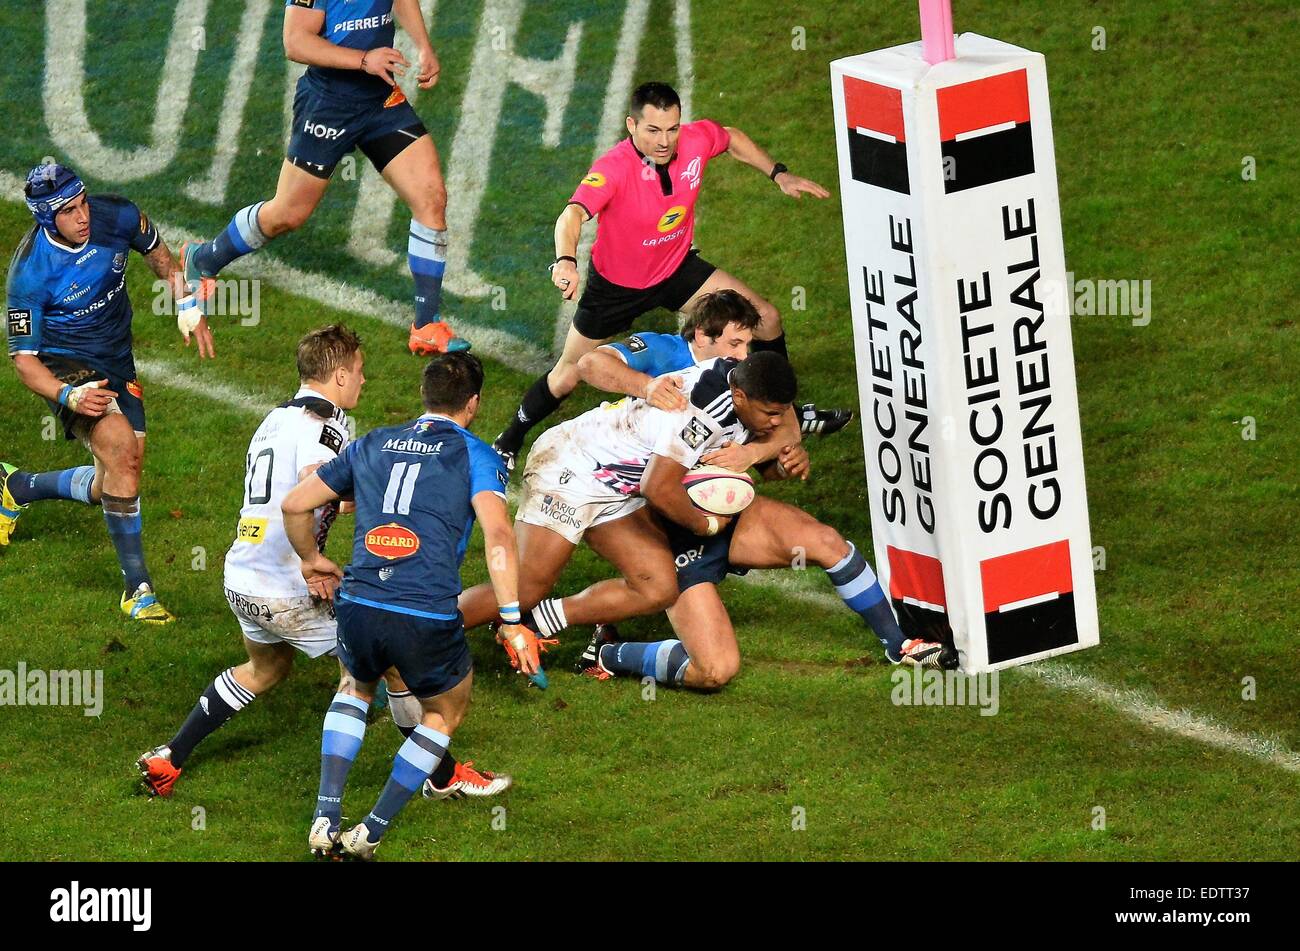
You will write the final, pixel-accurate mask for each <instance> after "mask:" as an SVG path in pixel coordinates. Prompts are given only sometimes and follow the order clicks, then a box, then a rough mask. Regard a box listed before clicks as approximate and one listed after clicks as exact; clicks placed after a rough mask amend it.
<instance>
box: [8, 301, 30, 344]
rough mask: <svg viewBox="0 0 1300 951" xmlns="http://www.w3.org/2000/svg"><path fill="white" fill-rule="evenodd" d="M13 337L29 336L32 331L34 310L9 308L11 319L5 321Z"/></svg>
mask: <svg viewBox="0 0 1300 951" xmlns="http://www.w3.org/2000/svg"><path fill="white" fill-rule="evenodd" d="M5 325H6V327H7V328H8V330H9V336H11V337H28V336H30V335H31V332H32V312H31V311H30V310H24V309H22V308H18V307H10V308H9V319H8V320H7V321H6V322H5Z"/></svg>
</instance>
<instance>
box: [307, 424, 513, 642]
mask: <svg viewBox="0 0 1300 951" xmlns="http://www.w3.org/2000/svg"><path fill="white" fill-rule="evenodd" d="M316 474H317V475H318V476H320V477H321V479H322V481H324V483H325V484H326V485H328V486H329V487H330V488H331V489H333V490H334V491H335V492H337V493H338V494H339V495H340V496H345V497H346V496H351V497H352V498H354V499H355V500H356V505H357V511H356V525H357V529H356V539H355V541H354V542H353V546H352V562H351V563H350V564H349V565H348V567H347V570H346V571H345V572H344V574H343V586H342V588H341V589H340V594H339V596H340V597H342V598H345V599H347V600H349V601H355V602H358V603H360V604H368V605H370V606H372V607H380V608H384V609H386V610H389V611H397V612H399V613H402V614H414V615H417V616H419V617H429V618H434V619H437V620H454V619H455V618H456V617H458V614H457V610H456V598H457V596H458V595H459V594H460V588H461V586H460V563H461V561H462V560H463V559H464V557H465V546H466V545H468V544H469V535H470V530H471V529H472V528H473V527H474V509H473V507H472V506H471V504H470V499H472V498H473V497H474V496H475V495H477V494H478V493H480V492H494V493H496V494H497V495H500V496H501V497H502V498H503V499H504V498H505V492H506V484H507V483H508V481H509V477H508V476H507V475H506V470H505V466H504V465H503V464H502V462H501V458H500V457H499V456H498V455H497V454H496V453H495V452H494V451H493V450H492V447H491V446H489V445H488V444H487V443H485V442H483V440H481V439H479V438H478V437H477V436H475V435H474V434H473V433H471V432H469V431H468V430H465V429H462V428H461V427H459V426H457V425H456V424H455V423H453V422H452V421H451V420H449V419H447V418H446V417H445V416H436V415H432V414H426V415H424V416H421V417H420V418H419V419H417V420H415V421H414V422H411V423H405V424H404V425H401V426H386V427H384V428H383V429H376V430H372V431H371V432H369V433H367V434H366V435H365V436H362V437H361V438H360V439H358V440H356V441H355V442H351V443H348V447H347V449H345V450H344V451H343V453H342V455H340V456H337V457H336V458H334V459H333V460H331V461H330V462H328V463H326V464H325V465H323V466H321V468H319V469H317V470H316Z"/></svg>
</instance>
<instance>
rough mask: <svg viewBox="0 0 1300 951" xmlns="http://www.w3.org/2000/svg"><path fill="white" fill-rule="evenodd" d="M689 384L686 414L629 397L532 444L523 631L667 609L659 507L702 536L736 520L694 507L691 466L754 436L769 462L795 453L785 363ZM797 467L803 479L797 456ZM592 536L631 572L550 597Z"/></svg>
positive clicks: (758, 359) (470, 613)
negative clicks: (687, 478) (688, 483)
mask: <svg viewBox="0 0 1300 951" xmlns="http://www.w3.org/2000/svg"><path fill="white" fill-rule="evenodd" d="M681 377H682V392H683V394H685V396H686V398H687V406H686V408H685V409H683V410H680V411H678V412H666V411H664V410H661V409H657V408H656V407H654V406H651V405H650V404H649V403H647V402H646V401H645V400H642V399H634V398H630V397H629V398H626V399H622V400H619V401H618V402H617V403H613V404H609V403H606V404H603V405H602V406H599V407H597V408H596V409H593V410H591V411H589V412H587V413H584V414H583V415H581V416H578V417H576V418H574V419H571V420H568V421H567V422H564V423H561V424H560V425H558V426H555V427H553V428H552V429H549V430H547V431H546V432H545V433H543V434H542V435H541V436H540V437H538V440H537V442H536V444H535V445H534V446H533V450H532V452H531V453H530V454H529V456H528V465H527V467H526V468H525V471H524V478H523V486H522V492H521V496H520V501H519V509H518V513H517V515H516V519H515V533H516V536H517V539H518V542H519V552H520V556H521V558H522V560H523V567H522V569H521V571H520V576H519V586H520V587H519V599H520V603H521V604H522V605H523V606H524V607H525V608H531V609H532V610H531V611H530V612H529V613H528V614H526V615H525V624H526V625H527V626H529V627H530V628H531V629H533V630H536V631H537V632H538V633H539V634H540V636H541V637H542V638H543V639H551V638H554V637H556V636H557V635H558V634H559V633H560V632H561V631H562V630H564V628H565V627H566V626H568V625H569V624H594V623H596V622H598V621H605V622H612V621H619V620H623V619H624V618H629V617H636V616H638V615H643V614H654V613H656V612H658V611H662V610H664V609H666V608H667V607H668V606H669V605H671V604H672V603H673V601H675V600H676V599H677V585H676V581H675V574H674V569H673V555H672V551H671V549H670V547H669V545H668V537H667V535H666V534H665V531H664V528H663V526H662V524H661V523H660V520H659V519H658V518H656V517H655V516H654V515H653V514H652V511H653V512H657V513H658V514H659V515H660V516H662V517H663V518H665V519H667V520H668V521H671V522H674V523H676V524H677V525H679V526H681V528H682V529H684V530H685V531H688V532H690V533H692V534H694V535H706V536H707V535H717V534H719V533H720V532H721V531H722V530H723V529H724V528H725V527H726V525H727V523H728V522H729V521H730V519H729V518H727V517H726V516H719V515H707V514H706V513H704V512H702V511H700V510H699V509H698V508H696V507H695V505H694V504H693V503H692V502H691V500H690V497H689V496H688V495H687V494H686V490H685V488H683V486H682V476H684V475H685V474H686V471H687V470H688V469H690V468H692V467H694V466H695V464H696V463H698V462H699V461H700V460H701V458H703V457H705V456H707V455H709V454H710V453H711V452H712V451H713V450H715V449H718V448H720V447H722V446H723V445H725V444H727V443H733V444H738V445H743V444H745V443H748V442H750V440H751V438H757V439H758V440H759V441H760V442H761V443H762V444H763V448H764V450H765V452H764V455H765V458H764V459H763V460H762V461H767V460H769V459H775V458H778V456H780V457H781V458H786V457H787V456H788V455H789V454H790V453H792V452H794V451H795V449H796V448H797V444H798V435H799V434H798V424H797V422H796V421H795V418H794V413H793V411H792V409H791V404H792V402H793V400H794V397H795V392H796V383H795V376H794V370H793V369H791V367H790V364H789V363H788V362H787V361H786V359H785V357H783V356H781V355H780V354H778V353H772V352H766V353H756V354H752V355H750V356H749V357H748V358H747V359H746V360H745V361H744V362H739V363H738V362H737V361H735V360H729V359H723V358H715V359H713V360H708V361H706V362H704V363H701V364H699V365H697V366H694V367H691V368H689V369H686V370H683V371H682V374H681ZM792 466H794V467H795V469H796V472H798V466H797V465H795V463H794V460H792ZM647 503H648V505H647ZM584 538H585V540H586V541H587V543H588V544H589V545H590V546H591V548H592V550H593V551H595V552H596V553H597V554H598V555H600V556H601V557H602V558H604V559H605V560H606V561H608V562H610V564H612V565H613V566H614V567H615V568H616V569H618V571H619V573H620V574H621V575H622V577H621V578H616V579H609V580H606V581H601V582H599V583H598V584H595V585H592V586H591V587H589V588H587V589H586V590H585V591H582V592H581V593H579V594H576V595H573V596H572V597H568V598H549V597H546V596H547V595H548V594H549V593H550V592H551V589H552V588H553V587H554V586H555V582H556V580H557V579H558V578H559V575H560V572H561V571H562V570H563V569H564V566H565V565H566V564H567V563H568V562H569V559H570V558H571V557H572V556H573V552H574V550H575V549H576V548H577V546H578V544H579V543H580V542H581V541H582V540H584ZM492 597H493V592H492V590H491V588H490V586H488V585H479V586H478V587H475V588H471V589H470V590H468V591H466V592H465V594H464V595H462V597H461V602H460V604H461V611H462V613H463V614H464V618H465V624H466V626H467V627H473V626H475V625H477V624H484V623H487V622H488V621H490V620H491V618H492V614H493V610H492V604H493V601H492Z"/></svg>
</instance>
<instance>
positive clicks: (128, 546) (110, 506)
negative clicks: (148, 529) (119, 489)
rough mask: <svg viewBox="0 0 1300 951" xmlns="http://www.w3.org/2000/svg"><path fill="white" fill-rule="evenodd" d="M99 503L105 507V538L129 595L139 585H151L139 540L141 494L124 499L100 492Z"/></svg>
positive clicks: (142, 546)
mask: <svg viewBox="0 0 1300 951" xmlns="http://www.w3.org/2000/svg"><path fill="white" fill-rule="evenodd" d="M99 504H100V505H101V506H102V507H103V509H104V524H105V525H107V526H108V537H109V538H110V539H112V541H113V548H114V549H116V550H117V563H118V564H119V565H121V567H122V580H123V583H124V584H125V586H126V593H127V594H128V595H130V594H134V593H135V589H136V588H138V587H140V585H142V584H147V585H149V586H150V587H152V586H153V580H152V579H151V578H150V577H149V569H148V568H146V567H145V564H144V543H143V542H142V541H141V537H140V529H141V521H140V496H138V495H134V496H132V497H131V498H129V499H128V498H124V497H122V496H118V495H109V494H108V493H106V492H105V493H102V494H101V495H100V498H99Z"/></svg>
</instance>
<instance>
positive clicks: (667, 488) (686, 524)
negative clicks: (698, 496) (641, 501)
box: [641, 455, 731, 535]
mask: <svg viewBox="0 0 1300 951" xmlns="http://www.w3.org/2000/svg"><path fill="white" fill-rule="evenodd" d="M684 475H686V467H685V466H684V465H682V464H681V463H680V462H677V461H676V460H674V459H669V458H668V457H667V456H660V455H653V456H651V457H650V462H649V464H648V465H647V466H646V467H645V473H644V475H642V476H641V495H642V496H643V497H644V498H645V500H646V501H647V502H649V503H650V505H651V507H652V508H654V509H655V511H657V512H659V514H661V515H663V516H664V517H665V518H668V519H671V520H672V521H674V522H676V523H677V524H678V525H680V526H682V527H683V528H686V529H689V530H690V531H692V532H694V533H695V534H696V535H716V534H718V532H720V531H722V530H723V529H724V528H726V527H727V523H728V522H730V521H731V519H730V517H728V516H726V515H706V514H705V513H704V512H701V511H700V510H699V509H697V508H696V507H695V503H694V502H692V501H691V497H690V496H689V495H687V494H686V489H685V488H684V487H683V486H682V476H684Z"/></svg>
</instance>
